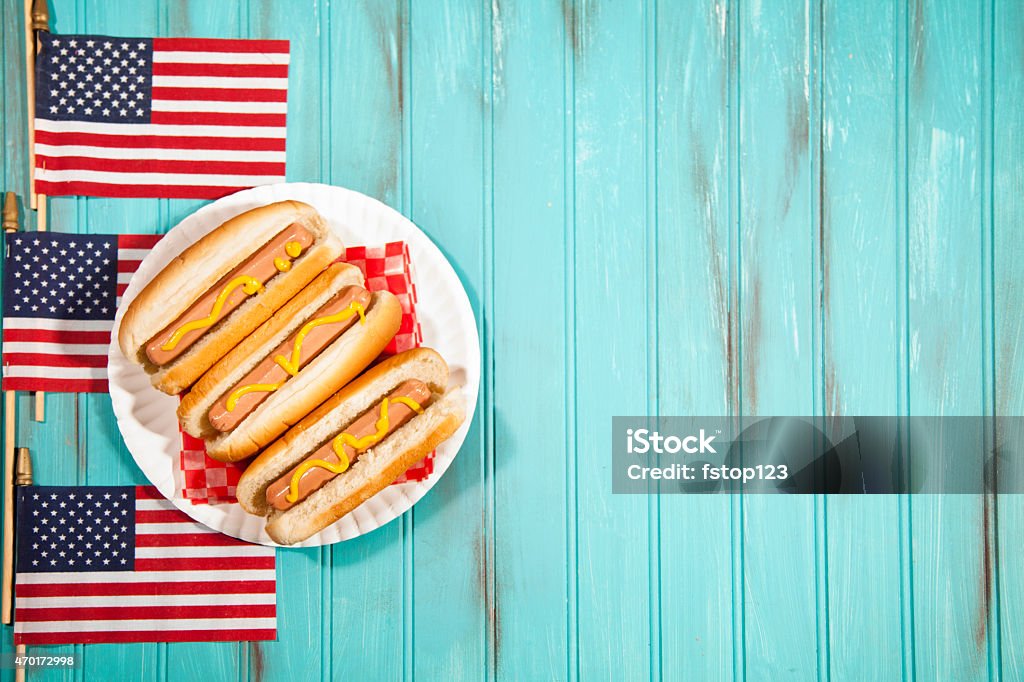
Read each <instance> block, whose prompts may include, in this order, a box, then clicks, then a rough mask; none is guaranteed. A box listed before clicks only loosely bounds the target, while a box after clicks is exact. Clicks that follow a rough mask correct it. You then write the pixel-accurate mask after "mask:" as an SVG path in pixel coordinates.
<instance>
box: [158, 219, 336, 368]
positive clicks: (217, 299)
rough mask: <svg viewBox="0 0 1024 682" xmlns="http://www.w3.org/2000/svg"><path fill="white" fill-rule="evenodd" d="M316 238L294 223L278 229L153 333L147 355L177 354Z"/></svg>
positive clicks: (164, 359)
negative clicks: (183, 309) (169, 321)
mask: <svg viewBox="0 0 1024 682" xmlns="http://www.w3.org/2000/svg"><path fill="white" fill-rule="evenodd" d="M315 238H316V237H315V236H314V235H313V233H312V232H310V231H309V230H307V229H306V228H305V227H303V226H302V225H299V224H297V223H295V224H292V225H289V226H288V227H287V228H285V229H284V230H282V231H281V232H279V233H278V234H277V236H275V237H274V238H273V239H271V240H270V241H269V242H267V243H266V244H264V245H263V246H262V247H260V248H259V249H258V250H257V251H256V253H254V254H252V255H251V256H249V257H248V258H246V259H245V260H244V261H242V262H241V263H240V264H239V265H238V266H237V267H236V268H235V269H234V270H232V271H231V272H229V273H228V274H226V275H224V277H222V278H221V279H220V281H218V282H217V283H216V284H215V285H213V287H212V288H211V289H210V290H209V291H207V292H206V293H205V294H203V295H202V296H200V297H199V299H198V300H197V301H196V302H195V303H193V304H192V305H190V306H189V307H188V309H187V310H186V311H185V312H184V313H182V314H181V315H180V316H179V317H178V319H176V320H174V322H171V323H170V324H169V325H167V327H165V328H164V329H163V330H162V331H161V332H160V333H159V334H157V335H156V336H154V337H153V338H152V339H151V340H150V342H149V343H148V344H146V357H148V358H149V360H150V361H151V362H152V363H153V364H155V365H166V364H167V363H168V362H170V361H172V360H174V359H175V358H177V357H178V356H179V355H181V354H182V353H184V352H185V351H186V350H188V348H189V347H190V346H191V345H192V344H193V343H195V342H196V341H197V340H198V339H199V338H200V337H202V336H203V334H205V333H206V332H208V331H209V330H210V329H211V328H212V327H213V326H214V325H215V324H217V322H219V321H220V320H222V319H224V317H226V316H227V315H228V314H230V313H231V312H232V311H234V310H235V309H236V308H238V307H239V306H240V305H242V303H243V302H244V301H245V300H246V299H247V298H248V297H249V296H251V295H253V294H256V293H259V292H260V291H262V289H263V285H264V284H266V283H267V282H268V281H269V280H271V279H272V278H273V277H274V276H275V275H276V274H278V273H279V272H287V271H288V270H290V269H291V265H292V261H293V260H294V259H296V258H298V257H299V256H300V255H301V254H302V252H304V251H305V250H306V249H308V248H309V247H310V245H312V243H313V241H314V240H315ZM218 303H219V304H220V305H219V309H218Z"/></svg>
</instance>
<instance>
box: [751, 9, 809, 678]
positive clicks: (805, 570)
mask: <svg viewBox="0 0 1024 682" xmlns="http://www.w3.org/2000/svg"><path fill="white" fill-rule="evenodd" d="M739 12H740V17H739V23H740V26H741V31H740V36H739V41H740V62H739V72H740V73H739V76H738V77H739V78H740V81H741V90H740V133H739V134H740V140H739V153H740V157H739V159H738V160H737V163H738V164H739V174H740V175H739V184H740V190H739V191H740V207H739V211H740V214H739V249H740V253H739V259H740V261H739V262H740V276H739V277H740V279H739V315H740V320H741V321H740V362H741V368H740V374H739V377H738V379H739V393H740V396H741V398H740V405H741V408H742V412H741V413H742V414H744V415H758V414H760V415H807V414H813V411H814V409H815V407H816V406H817V405H816V392H818V391H820V386H819V385H818V384H817V383H816V379H817V377H816V372H815V369H814V368H815V367H816V366H817V362H820V360H817V359H816V356H818V354H819V351H818V348H816V346H815V330H814V325H813V321H814V319H816V318H815V311H814V309H813V307H812V302H816V301H817V300H818V296H819V292H818V290H817V282H816V281H815V280H814V278H813V274H814V272H815V266H814V259H815V256H816V254H817V253H818V246H817V237H818V235H817V230H816V222H817V216H816V215H814V206H815V204H814V196H813V195H812V194H811V191H810V189H811V187H812V186H814V183H815V178H814V177H813V175H812V174H811V171H812V163H811V149H810V146H809V137H810V135H809V125H810V116H811V113H810V111H811V107H812V105H813V103H814V102H815V101H816V100H817V88H818V82H817V80H816V79H814V78H812V77H811V73H810V64H809V60H810V57H811V50H812V42H811V41H812V33H814V32H816V31H817V30H818V29H817V26H815V25H814V23H813V22H812V21H811V17H810V16H809V14H808V7H807V5H805V4H804V3H802V2H784V3H766V4H765V5H763V6H758V5H753V4H746V3H744V4H742V5H741V6H740V8H739ZM742 507H743V521H742V524H743V525H742V534H743V535H742V538H743V550H742V551H743V575H744V590H743V596H742V598H743V604H744V607H743V612H742V620H743V625H744V648H745V661H744V663H745V674H746V678H747V679H750V680H772V679H777V678H779V677H782V676H797V677H799V678H804V679H809V678H813V677H814V676H815V675H817V674H819V669H818V668H819V666H818V655H817V653H816V652H817V650H818V647H819V646H820V647H825V646H827V645H826V643H825V642H823V641H821V640H820V639H819V633H818V627H819V622H818V616H819V615H822V616H823V615H824V614H823V613H821V614H819V612H818V603H817V601H816V598H817V591H818V583H817V581H818V579H819V577H820V576H819V574H818V573H817V571H816V567H817V563H818V559H819V557H818V556H817V555H816V552H817V551H818V548H817V545H816V530H815V529H816V528H817V526H816V524H817V523H818V522H819V521H820V519H818V518H816V514H815V501H814V499H813V498H811V497H809V496H801V497H797V498H787V497H778V496H758V495H753V496H747V497H745V498H744V499H743V500H742ZM825 651H827V650H823V653H824V652H825Z"/></svg>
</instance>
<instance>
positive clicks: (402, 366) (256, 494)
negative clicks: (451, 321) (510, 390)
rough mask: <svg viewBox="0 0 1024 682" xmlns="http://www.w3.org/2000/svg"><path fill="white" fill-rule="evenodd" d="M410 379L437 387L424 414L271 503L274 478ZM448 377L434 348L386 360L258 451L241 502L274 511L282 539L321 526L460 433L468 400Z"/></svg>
mask: <svg viewBox="0 0 1024 682" xmlns="http://www.w3.org/2000/svg"><path fill="white" fill-rule="evenodd" d="M408 379H419V380H420V381H423V382H425V383H426V384H428V385H429V386H430V388H431V390H432V391H433V392H434V400H433V401H432V402H431V403H430V404H429V405H428V406H427V407H426V408H425V409H424V411H423V413H422V414H420V415H418V416H416V417H414V418H413V419H412V420H411V421H409V422H408V423H406V424H405V425H403V426H401V427H399V428H398V429H396V430H395V431H394V432H393V433H391V434H389V435H388V436H387V437H385V438H384V439H383V440H382V441H380V442H379V443H378V444H377V445H375V446H373V447H371V448H369V449H367V450H366V451H364V452H363V453H362V454H360V455H359V457H358V458H357V459H356V460H355V462H354V463H353V464H352V466H351V468H349V469H348V470H347V471H345V472H344V473H342V474H340V475H338V476H336V477H334V478H333V479H332V480H330V481H329V482H328V483H326V484H325V485H324V486H323V487H322V488H320V489H319V490H317V491H316V492H314V493H312V494H311V495H310V496H309V497H308V498H306V499H305V500H302V501H301V502H298V503H297V504H296V505H295V506H294V507H292V508H291V509H288V510H287V511H283V512H282V511H278V510H276V509H271V508H270V507H269V505H268V504H267V500H266V491H267V487H268V486H270V484H271V483H273V482H274V481H275V480H277V479H278V478H280V477H281V476H284V475H285V474H286V473H287V472H288V471H289V470H290V469H291V468H292V467H294V466H295V465H297V464H298V463H299V462H301V461H302V460H303V459H304V458H305V457H306V456H307V455H309V454H310V453H311V452H313V451H314V450H315V449H316V448H318V447H319V446H320V445H321V444H322V443H324V442H326V441H328V440H330V439H331V438H332V437H333V436H334V435H336V434H337V433H339V432H340V431H342V430H343V429H344V428H345V427H346V426H348V425H349V424H351V423H352V422H353V421H354V420H355V419H356V418H357V417H358V416H359V415H361V414H362V413H364V412H366V411H367V410H369V409H371V408H372V407H373V406H374V405H375V404H376V403H377V402H379V401H380V399H381V398H382V397H383V396H385V395H386V394H387V393H388V391H390V390H391V389H392V388H394V387H395V386H397V385H398V384H400V383H402V382H403V381H405V380H408ZM447 383H448V365H447V364H446V363H445V361H444V360H443V359H442V358H441V356H440V355H438V354H437V352H436V351H434V350H432V349H429V348H417V349H413V350H409V351H406V352H404V353H400V354H398V355H395V356H393V357H391V358H388V359H387V360H384V361H383V362H381V363H380V364H378V365H376V366H374V367H372V368H371V369H369V370H367V372H366V373H365V374H363V375H362V376H360V377H359V378H357V379H356V380H355V381H353V382H352V383H350V384H349V385H348V386H346V387H345V388H343V389H341V390H340V391H338V392H337V393H336V394H335V395H334V396H332V397H331V398H329V399H328V400H327V402H325V403H324V404H323V405H321V406H320V407H319V408H317V409H316V410H315V411H314V412H313V413H311V414H310V415H309V416H307V417H306V418H305V419H303V420H302V421H301V422H299V423H298V424H296V425H295V426H294V427H292V429H291V430H289V431H288V433H286V434H285V435H284V436H282V437H281V438H280V439H278V440H277V441H276V442H275V443H274V444H273V445H271V446H270V447H269V448H267V449H266V450H265V451H264V452H263V453H262V454H261V455H260V456H259V457H257V458H256V459H255V460H254V461H253V462H252V463H251V464H250V465H249V467H248V468H247V469H246V470H245V473H243V474H242V477H241V480H239V482H238V487H237V489H236V496H237V497H238V502H239V504H241V506H242V508H243V509H245V510H246V511H247V512H249V513H251V514H257V515H260V516H268V515H269V516H268V522H267V533H268V534H269V535H270V537H271V538H273V540H274V541H275V542H278V543H280V544H294V543H296V542H301V541H302V540H305V539H306V538H308V537H310V536H311V535H314V534H315V533H318V532H319V531H321V530H323V529H324V528H326V527H327V526H329V525H331V524H332V523H334V522H335V521H337V520H338V519H340V518H341V517H343V516H345V515H346V514H348V513H349V512H351V511H352V510H353V509H355V508H356V507H358V506H359V505H360V504H362V503H363V502H364V501H366V500H367V499H369V498H370V497H372V496H373V495H375V494H377V493H378V492H380V491H381V490H383V489H384V488H385V487H387V486H388V485H390V484H391V483H392V482H393V481H394V480H395V479H396V478H398V477H399V476H400V475H401V474H402V473H403V472H405V471H406V470H407V469H408V468H409V467H410V466H412V465H413V464H415V463H416V462H417V461H419V460H420V459H422V458H423V457H425V456H426V455H427V454H429V453H430V452H431V451H432V450H433V449H434V448H436V447H437V446H438V445H439V444H441V443H442V442H443V441H444V440H446V439H447V438H449V437H450V436H451V435H452V434H453V433H455V431H456V430H457V429H458V428H459V425H460V424H462V422H463V420H464V419H465V418H466V413H465V406H464V404H463V399H462V394H461V393H460V392H459V391H450V392H445V388H446V385H447Z"/></svg>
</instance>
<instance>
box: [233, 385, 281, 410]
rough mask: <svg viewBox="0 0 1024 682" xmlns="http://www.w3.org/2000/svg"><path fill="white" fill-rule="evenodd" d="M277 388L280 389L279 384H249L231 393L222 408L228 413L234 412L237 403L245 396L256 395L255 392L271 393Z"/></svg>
mask: <svg viewBox="0 0 1024 682" xmlns="http://www.w3.org/2000/svg"><path fill="white" fill-rule="evenodd" d="M279 388H281V384H280V383H277V384H249V385H248V386H242V387H241V388H240V389H238V390H236V391H232V393H231V395H229V396H228V399H227V400H226V401H225V403H224V406H225V407H226V408H228V412H234V410H235V407H237V406H238V401H239V400H240V399H241V397H242V396H244V395H246V394H247V393H256V392H257V391H265V392H267V393H272V392H274V391H276V390H277V389H279Z"/></svg>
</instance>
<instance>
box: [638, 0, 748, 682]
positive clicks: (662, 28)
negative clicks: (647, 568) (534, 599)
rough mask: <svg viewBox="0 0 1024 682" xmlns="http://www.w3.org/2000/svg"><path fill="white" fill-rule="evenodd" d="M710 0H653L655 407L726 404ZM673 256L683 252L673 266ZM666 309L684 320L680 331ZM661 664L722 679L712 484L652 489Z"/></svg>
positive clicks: (728, 555)
mask: <svg viewBox="0 0 1024 682" xmlns="http://www.w3.org/2000/svg"><path fill="white" fill-rule="evenodd" d="M725 12H726V8H725V7H724V6H723V5H721V4H719V3H715V2H704V3H695V4H692V5H691V4H687V3H664V4H661V5H659V6H658V16H657V32H656V39H657V46H656V50H655V53H656V72H657V73H656V76H657V78H656V80H657V100H656V104H657V145H656V149H655V150H654V151H655V154H656V171H657V178H656V182H657V190H658V191H657V212H656V216H655V217H656V221H657V224H656V235H657V252H656V253H657V278H656V282H657V286H656V290H655V292H654V294H655V296H656V305H657V317H658V321H659V322H660V324H659V328H658V329H659V332H660V333H659V334H658V335H657V355H656V362H657V384H656V389H657V401H658V410H657V411H658V413H660V414H666V415H672V414H698V413H700V414H709V415H711V414H715V415H728V414H735V413H736V412H737V411H738V409H739V406H738V405H737V404H736V394H735V392H734V391H733V390H732V389H733V377H734V372H735V370H736V369H737V367H738V363H737V355H736V353H737V348H738V345H737V341H738V336H737V334H736V333H735V325H736V321H737V317H736V312H737V304H736V298H735V297H736V293H737V291H736V289H737V287H736V282H735V276H736V267H735V264H736V255H737V249H736V248H735V244H734V242H735V240H734V239H732V238H731V235H730V214H729V193H730V191H731V188H730V185H729V183H728V182H724V181H720V180H719V179H720V178H721V179H723V180H724V179H726V178H727V177H728V171H729V161H728V160H729V137H730V134H732V133H734V132H735V131H733V130H731V128H730V125H729V121H730V118H729V112H730V107H729V104H730V102H729V80H730V74H729V71H730V56H731V50H732V48H733V46H734V45H735V42H736V41H735V35H734V34H733V33H732V31H731V30H730V28H729V24H728V22H727V21H726V15H725ZM680 264H687V265H686V266H684V267H680ZM669 320H688V321H689V324H688V327H689V328H688V329H687V332H686V333H685V334H678V333H673V332H672V327H673V326H675V325H674V324H672V325H668V324H666V322H667V321H669ZM660 502H661V505H660V517H661V527H660V531H661V543H660V548H659V559H660V564H661V580H660V597H661V652H662V655H661V673H662V675H663V676H664V678H665V679H670V680H688V679H694V678H699V679H704V680H731V679H734V678H735V676H736V673H737V671H736V669H735V668H734V667H733V658H734V655H735V654H736V651H737V650H739V651H742V644H741V643H740V642H737V641H735V640H734V638H733V619H734V618H735V617H736V615H737V613H738V611H739V610H740V604H739V602H738V595H737V594H735V591H734V589H733V587H734V579H735V578H736V577H737V576H734V575H733V569H732V563H733V554H734V552H738V551H739V549H740V548H739V547H738V544H737V543H735V542H730V538H731V537H732V533H731V529H732V524H733V522H734V521H735V520H736V519H735V518H734V515H733V513H732V509H731V505H730V500H729V499H728V498H727V497H719V496H706V497H699V496H684V495H667V496H664V497H663V498H661V500H660Z"/></svg>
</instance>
